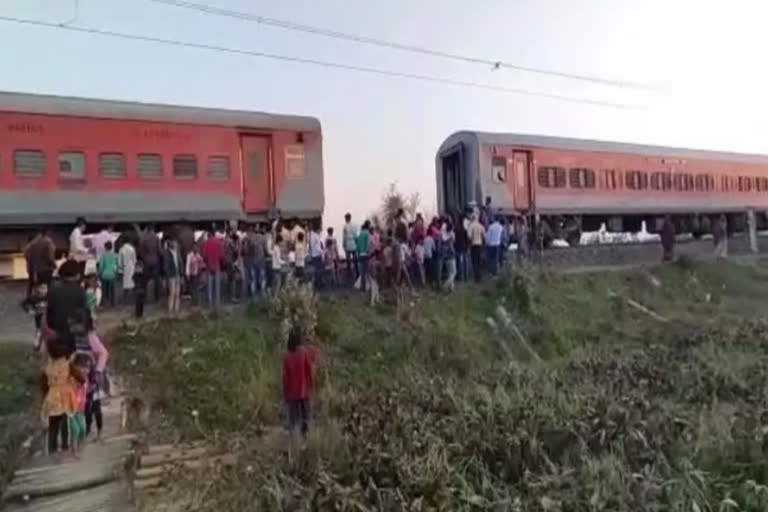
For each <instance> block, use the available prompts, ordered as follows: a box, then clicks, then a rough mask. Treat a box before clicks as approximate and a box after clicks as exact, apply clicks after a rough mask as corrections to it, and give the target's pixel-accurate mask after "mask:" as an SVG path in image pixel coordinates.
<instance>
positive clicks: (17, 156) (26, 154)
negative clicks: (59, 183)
mask: <svg viewBox="0 0 768 512" xmlns="http://www.w3.org/2000/svg"><path fill="white" fill-rule="evenodd" d="M13 173H14V174H15V175H16V176H18V177H19V178H42V177H43V176H44V175H45V154H44V153H43V152H42V151H39V150H35V149H17V150H16V151H14V152H13Z"/></svg>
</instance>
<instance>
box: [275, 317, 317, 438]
mask: <svg viewBox="0 0 768 512" xmlns="http://www.w3.org/2000/svg"><path fill="white" fill-rule="evenodd" d="M313 373H314V354H313V353H312V352H311V350H310V349H309V348H308V347H304V346H303V345H302V339H301V333H300V332H299V331H298V330H297V329H293V330H291V333H290V335H289V336H288V350H287V352H286V353H285V355H284V356H283V371H282V381H283V386H282V388H283V399H284V400H285V404H286V407H287V408H288V429H289V431H290V433H291V435H293V433H294V432H295V431H296V430H297V429H299V430H300V432H301V435H302V437H306V436H307V433H308V432H309V420H310V396H311V393H312V381H313V377H314V375H313Z"/></svg>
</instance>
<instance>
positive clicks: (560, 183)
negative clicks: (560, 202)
mask: <svg viewBox="0 0 768 512" xmlns="http://www.w3.org/2000/svg"><path fill="white" fill-rule="evenodd" d="M553 171H554V187H555V188H563V187H565V169H563V168H562V167H554V168H553Z"/></svg>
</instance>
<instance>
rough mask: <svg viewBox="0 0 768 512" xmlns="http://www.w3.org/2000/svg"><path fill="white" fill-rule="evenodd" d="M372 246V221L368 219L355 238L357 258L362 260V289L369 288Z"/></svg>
mask: <svg viewBox="0 0 768 512" xmlns="http://www.w3.org/2000/svg"><path fill="white" fill-rule="evenodd" d="M370 246H371V222H370V221H368V220H366V221H365V222H364V223H363V228H362V229H361V230H360V232H359V233H358V234H357V238H356V239H355V251H356V253H357V259H358V261H359V262H360V289H361V290H362V291H366V290H367V289H368V266H369V263H370V262H369V259H370Z"/></svg>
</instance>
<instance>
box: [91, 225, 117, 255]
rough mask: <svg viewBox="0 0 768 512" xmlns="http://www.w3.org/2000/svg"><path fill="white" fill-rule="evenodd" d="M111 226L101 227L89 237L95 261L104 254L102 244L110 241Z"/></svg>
mask: <svg viewBox="0 0 768 512" xmlns="http://www.w3.org/2000/svg"><path fill="white" fill-rule="evenodd" d="M111 233H112V226H107V227H103V228H101V231H99V232H98V233H96V234H95V235H93V238H92V239H91V240H92V241H93V248H94V249H95V250H96V261H97V262H98V261H99V260H100V259H101V255H102V254H104V252H105V249H104V246H105V245H106V243H107V242H111V241H112V235H111Z"/></svg>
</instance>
